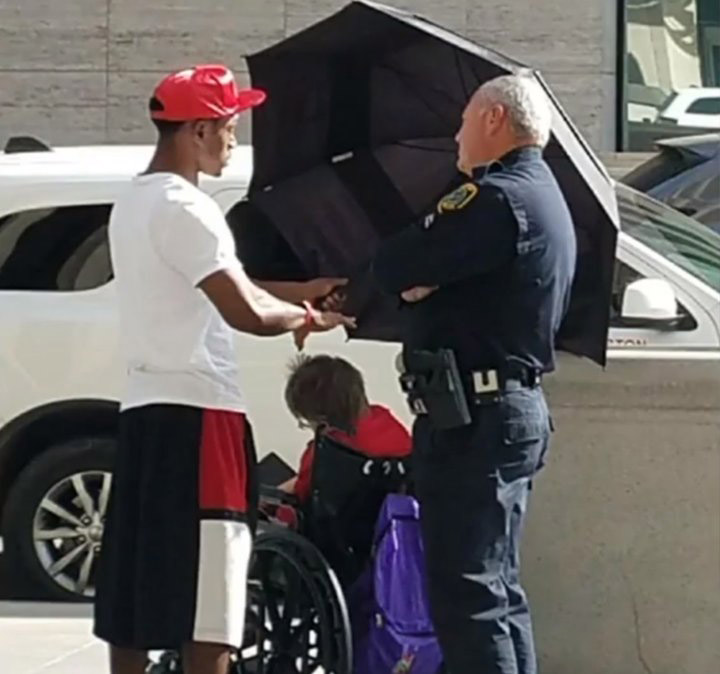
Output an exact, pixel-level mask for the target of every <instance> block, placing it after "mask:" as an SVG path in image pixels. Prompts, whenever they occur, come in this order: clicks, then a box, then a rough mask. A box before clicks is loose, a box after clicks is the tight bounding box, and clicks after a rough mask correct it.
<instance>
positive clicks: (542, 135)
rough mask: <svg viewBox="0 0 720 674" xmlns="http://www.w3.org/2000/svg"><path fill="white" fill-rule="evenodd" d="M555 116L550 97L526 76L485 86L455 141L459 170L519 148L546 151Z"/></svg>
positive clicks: (509, 77)
mask: <svg viewBox="0 0 720 674" xmlns="http://www.w3.org/2000/svg"><path fill="white" fill-rule="evenodd" d="M551 124H552V112H551V109H550V103H549V101H548V98H547V94H546V93H545V91H544V90H543V88H542V87H541V86H540V84H539V83H538V81H537V80H536V79H535V78H534V77H532V76H527V75H503V76H502V77H497V78H495V79H493V80H490V81H489V82H486V83H485V84H483V85H482V86H481V87H480V88H479V89H478V90H477V91H476V92H475V93H474V94H473V96H472V98H471V99H470V102H469V103H468V105H467V107H466V108H465V112H464V113H463V122H462V126H461V128H460V130H459V131H458V134H457V136H456V141H457V143H458V166H459V167H460V168H461V170H464V171H466V172H469V171H471V170H472V169H473V168H476V167H477V166H480V165H482V164H486V163H489V162H491V161H493V160H495V159H499V158H500V157H502V156H503V155H505V154H507V153H508V152H510V151H511V150H513V149H515V148H516V147H521V146H525V145H537V146H538V147H545V145H547V143H548V140H549V138H550V127H551Z"/></svg>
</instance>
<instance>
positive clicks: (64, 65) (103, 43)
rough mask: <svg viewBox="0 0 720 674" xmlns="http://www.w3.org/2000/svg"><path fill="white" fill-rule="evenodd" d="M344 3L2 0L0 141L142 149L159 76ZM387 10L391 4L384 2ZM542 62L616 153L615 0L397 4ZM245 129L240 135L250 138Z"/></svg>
mask: <svg viewBox="0 0 720 674" xmlns="http://www.w3.org/2000/svg"><path fill="white" fill-rule="evenodd" d="M345 4H346V0H316V1H314V2H313V1H312V0H192V1H191V2H189V1H187V0H185V1H181V0H155V1H153V2H148V0H0V142H2V141H4V139H6V138H7V137H8V136H9V135H18V134H24V133H31V134H35V135H37V136H40V137H42V138H44V139H46V140H48V141H49V142H51V143H54V144H74V143H97V142H106V141H109V142H120V143H128V142H145V141H149V140H151V139H152V138H153V133H152V129H151V127H150V126H149V124H148V122H147V120H146V114H145V104H146V100H147V98H148V95H149V93H150V91H151V90H152V87H153V85H154V84H155V82H156V81H157V80H158V78H159V77H160V76H161V75H162V74H164V73H165V72H167V71H169V70H172V69H176V68H179V67H183V66H186V65H189V64H192V63H195V62H201V61H215V60H221V61H224V62H226V63H228V64H230V65H231V66H233V67H234V68H236V69H237V70H238V71H242V70H244V67H245V66H244V63H243V59H242V55H243V54H246V53H251V52H253V51H255V50H257V49H260V48H262V47H264V46H266V45H268V44H271V43H272V42H274V41H276V40H279V39H281V38H282V37H283V36H285V35H289V34H291V33H293V32H296V31H297V30H300V29H302V28H304V27H305V26H307V25H308V24H310V23H312V22H314V21H316V20H317V19H319V18H322V17H323V16H325V15H327V14H328V13H330V12H332V11H334V10H335V9H337V8H338V7H341V6H343V5H345ZM391 4H393V3H392V2H391ZM394 4H395V5H397V6H403V7H405V8H411V9H413V10H415V11H416V12H417V13H419V14H422V15H425V16H428V17H430V18H432V19H433V20H435V21H437V22H438V23H442V24H444V25H446V26H448V27H450V28H452V29H454V30H456V31H458V32H460V33H463V34H465V35H467V36H469V37H471V38H473V39H477V40H478V41H480V42H483V43H486V44H488V45H489V46H493V47H495V48H498V49H499V50H501V51H504V52H506V53H508V54H510V55H511V56H515V57H516V58H519V59H521V60H525V61H527V62H528V63H530V64H532V65H535V66H539V67H540V68H541V69H542V70H543V71H544V72H545V74H546V76H547V78H548V80H549V81H550V83H551V85H552V86H553V87H554V88H555V90H556V92H557V94H558V95H559V97H560V99H561V101H563V102H564V104H565V105H566V107H567V109H568V111H569V112H570V114H571V116H572V117H573V118H574V119H575V121H576V122H577V124H578V125H579V126H580V128H581V129H582V131H583V132H584V133H585V134H586V135H587V137H588V139H589V140H590V142H591V143H592V145H593V146H594V147H595V148H596V149H613V145H614V119H615V111H614V108H615V74H614V73H615V4H616V3H615V2H614V0H582V1H578V0H533V2H532V3H528V2H527V0H414V1H413V0H395V2H394ZM247 131H248V130H247V127H245V128H244V129H243V131H242V134H243V136H244V138H246V137H247V135H246V134H247Z"/></svg>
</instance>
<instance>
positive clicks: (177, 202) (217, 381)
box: [109, 173, 245, 412]
mask: <svg viewBox="0 0 720 674" xmlns="http://www.w3.org/2000/svg"><path fill="white" fill-rule="evenodd" d="M109 237H110V253H111V257H112V263H113V269H114V274H115V286H116V290H117V296H118V301H119V308H120V333H121V335H120V336H121V342H122V345H123V350H124V354H125V359H126V365H127V382H126V387H125V393H124V395H123V398H122V405H121V407H122V409H128V408H131V407H138V406H141V405H148V404H152V403H176V404H183V405H192V406H194V407H201V408H206V409H224V410H235V411H240V412H242V411H244V409H245V408H244V403H243V398H242V395H241V393H240V388H239V386H238V366H237V355H236V353H235V347H234V338H233V330H232V328H230V326H228V325H227V323H225V321H224V320H223V318H222V317H221V315H220V313H219V312H218V311H217V309H216V308H215V306H214V305H213V304H212V303H211V302H210V300H208V298H207V296H206V295H205V294H204V293H203V292H202V291H201V290H200V289H199V288H197V285H198V283H200V281H202V280H203V279H205V278H207V277H208V276H209V275H211V274H213V273H214V272H216V271H219V270H221V269H228V268H231V267H233V266H240V262H239V260H238V259H237V256H236V254H235V242H234V240H233V237H232V233H231V232H230V229H229V227H228V225H227V223H226V221H225V218H224V216H223V213H222V211H221V210H220V207H219V206H218V205H217V203H216V202H215V201H214V200H213V199H212V198H211V197H210V196H208V195H207V194H205V193H204V192H203V191H201V190H200V189H198V188H197V187H195V186H194V185H192V184H191V183H189V182H188V181H187V180H185V179H184V178H181V177H180V176H178V175H175V174H172V173H153V174H149V175H144V176H139V177H137V178H135V179H134V180H133V182H132V184H131V186H130V188H129V189H128V190H127V192H126V193H125V194H124V195H123V196H122V197H121V198H120V199H119V200H118V201H117V203H116V204H115V207H114V208H113V211H112V215H111V216H110V225H109Z"/></svg>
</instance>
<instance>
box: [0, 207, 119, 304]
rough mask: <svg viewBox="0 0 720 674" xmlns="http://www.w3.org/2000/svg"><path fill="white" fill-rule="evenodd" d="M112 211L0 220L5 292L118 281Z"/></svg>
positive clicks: (40, 212)
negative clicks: (113, 260)
mask: <svg viewBox="0 0 720 674" xmlns="http://www.w3.org/2000/svg"><path fill="white" fill-rule="evenodd" d="M110 209H111V206H110V205H109V204H108V205H97V206H95V205H93V206H62V207H58V208H42V209H34V210H29V211H22V212H19V213H13V214H11V215H6V216H3V217H0V290H39V291H77V290H89V289H91V288H97V287H98V286H101V285H103V284H104V283H107V282H108V281H109V280H110V279H111V278H112V269H111V265H110V251H109V246H108V239H107V224H108V220H109V217H110Z"/></svg>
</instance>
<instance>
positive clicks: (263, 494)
mask: <svg viewBox="0 0 720 674" xmlns="http://www.w3.org/2000/svg"><path fill="white" fill-rule="evenodd" d="M260 501H261V502H263V503H267V504H268V505H287V506H292V507H293V508H298V507H299V506H300V500H299V499H298V497H297V496H296V495H295V494H289V493H288V492H286V491H283V490H282V489H278V488H277V487H273V486H271V485H267V484H261V485H260Z"/></svg>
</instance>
